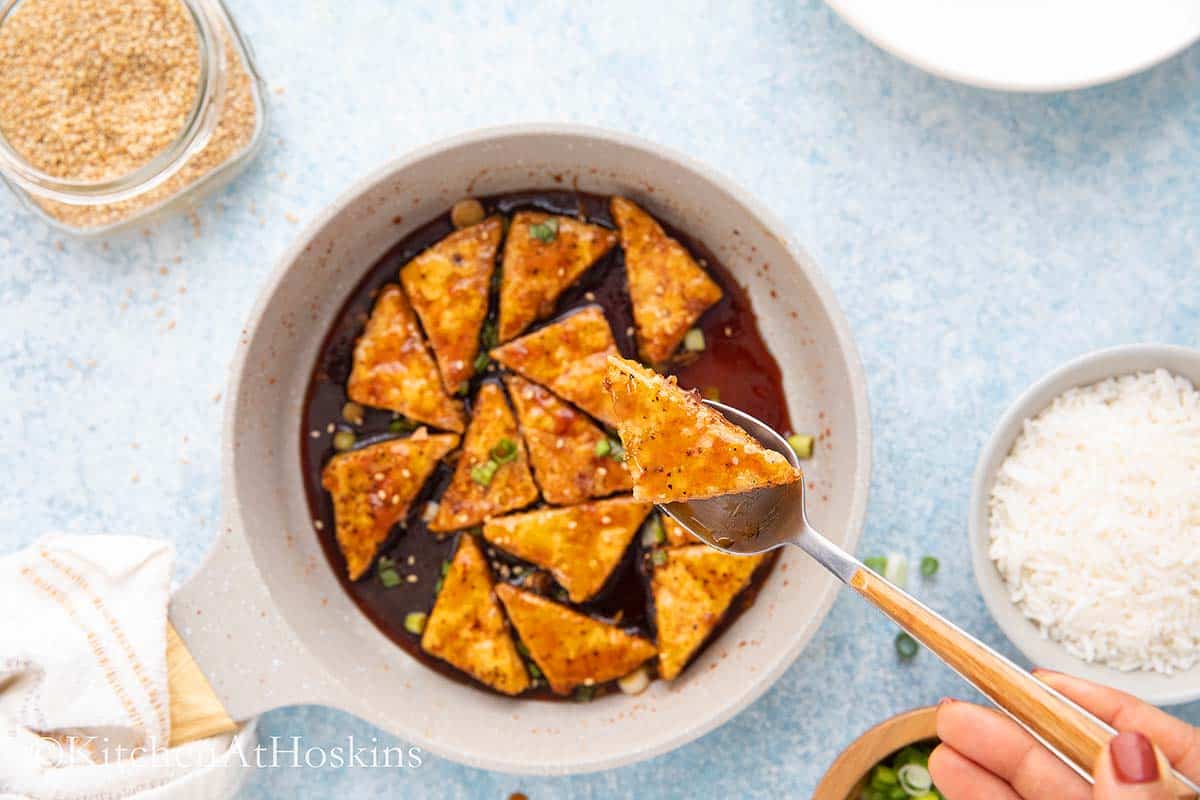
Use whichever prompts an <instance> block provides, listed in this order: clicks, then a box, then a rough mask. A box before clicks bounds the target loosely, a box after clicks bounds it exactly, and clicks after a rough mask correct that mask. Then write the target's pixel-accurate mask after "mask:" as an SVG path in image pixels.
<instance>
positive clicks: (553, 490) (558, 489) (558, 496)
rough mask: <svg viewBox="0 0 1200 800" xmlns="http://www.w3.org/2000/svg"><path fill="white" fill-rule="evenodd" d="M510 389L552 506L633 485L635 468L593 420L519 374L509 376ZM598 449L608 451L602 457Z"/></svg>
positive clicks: (535, 469) (506, 382)
mask: <svg viewBox="0 0 1200 800" xmlns="http://www.w3.org/2000/svg"><path fill="white" fill-rule="evenodd" d="M504 385H505V386H507V387H508V396H509V397H510V398H511V399H512V403H513V407H514V408H515V409H516V410H517V419H518V420H519V421H520V423H521V435H522V436H523V437H524V438H525V444H526V445H527V446H528V447H529V462H530V463H531V464H532V465H533V477H534V479H535V480H536V481H537V483H538V486H540V487H541V488H542V497H544V498H545V499H546V502H548V503H553V504H555V505H571V504H573V503H581V502H583V501H584V500H587V499H588V498H590V497H606V496H607V495H610V494H614V493H616V492H621V491H627V490H628V489H630V488H631V487H632V486H633V477H632V476H630V474H629V468H628V467H626V466H625V463H624V462H623V461H617V460H616V459H614V458H613V457H612V455H611V451H610V450H609V448H608V435H607V434H606V433H605V432H604V431H602V430H600V428H599V427H597V426H596V425H595V424H594V423H593V422H592V421H591V420H589V419H588V418H587V416H585V415H584V414H581V413H580V412H578V411H576V410H575V409H574V408H571V406H569V405H567V404H566V403H564V402H563V401H562V400H559V399H558V398H557V397H555V396H554V395H553V394H551V393H550V392H549V391H548V390H546V389H544V388H542V387H541V386H538V385H537V384H536V383H530V382H529V381H527V380H525V379H524V378H521V377H518V376H516V375H506V376H505V377H504ZM597 446H599V447H600V448H601V450H602V451H603V452H602V454H600V455H597Z"/></svg>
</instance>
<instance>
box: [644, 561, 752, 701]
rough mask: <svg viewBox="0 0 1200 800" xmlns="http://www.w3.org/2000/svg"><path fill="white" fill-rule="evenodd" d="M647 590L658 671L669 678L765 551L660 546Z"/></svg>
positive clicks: (746, 581) (712, 625) (743, 584)
mask: <svg viewBox="0 0 1200 800" xmlns="http://www.w3.org/2000/svg"><path fill="white" fill-rule="evenodd" d="M660 552H662V553H663V555H664V556H665V560H664V561H663V562H662V563H661V564H657V565H656V566H655V567H654V575H653V576H652V578H651V580H650V591H651V594H652V595H653V596H654V625H655V629H656V630H657V631H658V674H659V675H660V676H661V677H662V678H663V679H665V680H671V679H673V678H675V677H676V676H678V675H679V673H680V672H682V671H683V668H684V667H685V666H687V663H688V661H689V660H690V659H691V657H692V655H693V654H694V653H695V652H696V650H697V649H699V647H700V645H702V644H703V643H704V640H705V639H707V638H708V637H709V634H711V633H712V631H713V628H715V627H716V626H717V623H719V622H720V621H721V619H722V617H724V616H725V612H726V610H728V608H729V605H730V603H732V602H733V599H734V598H735V597H737V595H738V593H739V592H741V591H742V590H743V589H745V588H746V586H747V585H749V583H750V578H751V576H752V575H753V574H754V570H755V569H757V568H758V565H759V564H761V563H762V561H763V558H765V556H730V555H726V554H725V553H722V552H720V551H718V550H714V549H712V548H711V547H709V546H708V545H704V544H693V545H688V546H687V547H673V548H668V549H666V550H663V551H660Z"/></svg>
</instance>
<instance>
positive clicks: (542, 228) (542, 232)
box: [529, 217, 558, 242]
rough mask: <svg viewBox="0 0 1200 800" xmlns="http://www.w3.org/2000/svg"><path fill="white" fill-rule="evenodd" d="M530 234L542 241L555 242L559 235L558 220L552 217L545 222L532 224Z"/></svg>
mask: <svg viewBox="0 0 1200 800" xmlns="http://www.w3.org/2000/svg"><path fill="white" fill-rule="evenodd" d="M529 235H530V236H532V237H533V238H534V239H537V240H538V241H541V242H553V241H554V237H555V236H557V235H558V220H556V219H555V218H554V217H550V218H549V219H547V220H546V221H545V222H539V223H537V224H536V225H530V226H529Z"/></svg>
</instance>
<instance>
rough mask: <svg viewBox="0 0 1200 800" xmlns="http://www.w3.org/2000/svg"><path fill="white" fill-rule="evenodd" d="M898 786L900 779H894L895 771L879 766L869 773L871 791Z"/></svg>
mask: <svg viewBox="0 0 1200 800" xmlns="http://www.w3.org/2000/svg"><path fill="white" fill-rule="evenodd" d="M899 785H900V779H899V778H897V777H896V770H894V769H892V768H891V767H888V766H884V765H883V764H880V765H879V766H877V767H875V771H874V772H872V773H871V788H873V789H886V788H887V787H889V786H899Z"/></svg>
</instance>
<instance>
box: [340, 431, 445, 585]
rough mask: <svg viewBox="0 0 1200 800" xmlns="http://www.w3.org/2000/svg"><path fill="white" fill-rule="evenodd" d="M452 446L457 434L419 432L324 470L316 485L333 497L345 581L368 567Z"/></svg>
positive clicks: (351, 454) (370, 448)
mask: <svg viewBox="0 0 1200 800" xmlns="http://www.w3.org/2000/svg"><path fill="white" fill-rule="evenodd" d="M457 445H458V436H457V434H453V433H441V434H437V435H436V436H430V435H429V433H428V431H426V430H425V429H424V428H422V429H421V430H419V431H417V432H416V433H415V434H413V435H412V436H409V437H407V438H404V439H390V440H388V441H386V442H380V443H378V444H373V445H370V446H368V447H363V448H360V449H358V450H352V451H350V452H349V453H341V454H339V455H336V456H334V457H333V458H331V459H330V460H329V463H328V464H326V465H325V469H324V471H323V472H322V473H321V485H322V486H324V487H325V488H326V489H327V490H328V491H329V493H330V494H331V495H332V496H333V515H334V519H335V521H336V525H337V530H336V533H337V543H338V547H340V548H341V550H342V555H343V556H345V557H346V572H347V574H349V576H350V580H352V581H353V580H358V578H360V577H361V576H362V574H363V573H364V572H366V571H367V568H368V567H370V566H371V562H372V561H374V560H375V554H376V553H377V552H378V551H379V546H380V545H382V544H383V542H384V540H386V539H387V537H388V532H389V531H391V529H392V526H393V525H395V524H396V523H398V522H400V521H401V520H403V519H404V518H405V516H407V515H408V509H409V506H411V505H412V501H413V499H414V498H415V497H416V496H417V494H418V493H419V492H420V491H421V487H422V486H423V485H424V484H425V481H426V479H428V478H429V476H430V474H432V473H433V469H434V467H436V466H437V463H438V461H439V460H441V458H442V457H443V456H445V455H446V454H447V453H449V452H450V451H451V450H453V449H454V448H455V447H456V446H457Z"/></svg>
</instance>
